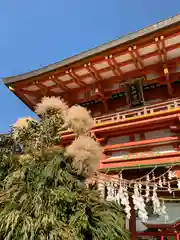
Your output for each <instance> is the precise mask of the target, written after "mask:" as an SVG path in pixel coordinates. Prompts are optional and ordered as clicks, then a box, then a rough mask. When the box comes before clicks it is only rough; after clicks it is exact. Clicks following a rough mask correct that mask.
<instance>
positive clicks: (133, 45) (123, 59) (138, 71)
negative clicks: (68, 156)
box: [4, 15, 180, 109]
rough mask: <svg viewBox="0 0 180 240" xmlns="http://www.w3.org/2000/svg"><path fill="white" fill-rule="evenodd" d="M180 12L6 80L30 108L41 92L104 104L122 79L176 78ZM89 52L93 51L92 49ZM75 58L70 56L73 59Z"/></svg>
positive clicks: (179, 56) (164, 80) (179, 59)
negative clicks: (56, 62)
mask: <svg viewBox="0 0 180 240" xmlns="http://www.w3.org/2000/svg"><path fill="white" fill-rule="evenodd" d="M179 23H180V15H177V16H176V17H175V18H172V19H169V20H167V21H164V22H160V23H158V24H156V25H153V26H151V27H149V28H146V29H144V30H141V31H139V32H137V33H134V34H130V35H128V36H127V37H125V38H122V39H120V40H117V41H115V42H112V43H109V45H108V44H107V45H103V46H102V47H100V48H98V49H97V50H90V51H89V52H87V53H86V55H84V54H85V53H83V54H82V55H78V57H77V59H78V60H77V59H76V57H74V58H70V59H68V60H65V61H62V62H61V63H58V64H55V65H51V66H50V67H47V68H45V69H44V70H43V69H41V70H38V71H35V72H31V73H28V74H24V75H21V76H16V77H12V78H6V79H4V82H5V84H6V85H7V86H10V87H11V89H12V90H13V91H14V93H15V94H16V95H17V96H18V97H19V98H20V99H21V100H22V101H23V102H24V103H25V104H26V105H28V106H29V107H30V108H31V109H34V105H35V104H36V103H37V102H39V101H40V99H41V98H42V97H43V96H61V97H63V98H64V99H65V100H66V101H68V102H69V104H70V105H71V104H75V103H83V102H85V101H100V102H102V103H103V105H104V106H105V108H106V106H107V100H108V99H109V98H110V97H111V95H112V94H114V93H117V92H121V91H124V89H123V87H124V86H123V84H124V83H126V82H127V81H129V80H131V79H134V78H142V79H143V80H144V83H145V84H148V83H153V82H158V83H161V84H166V85H167V87H168V92H169V94H171V90H172V89H171V83H172V82H174V81H176V80H178V79H179V77H180V67H179V64H180V24H179ZM92 51H93V52H92ZM73 59H74V60H73Z"/></svg>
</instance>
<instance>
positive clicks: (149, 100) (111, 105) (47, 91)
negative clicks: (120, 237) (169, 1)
mask: <svg viewBox="0 0 180 240" xmlns="http://www.w3.org/2000/svg"><path fill="white" fill-rule="evenodd" d="M4 83H5V84H6V86H7V87H8V88H9V89H10V90H11V91H12V92H13V93H14V94H16V95H17V96H18V97H19V98H20V99H21V100H22V101H23V102H24V103H25V104H26V105H27V106H28V107H29V108H31V109H32V110H34V106H35V105H36V103H38V102H39V101H40V99H41V98H42V97H43V96H61V97H62V98H64V99H65V100H66V101H67V102H68V103H69V105H73V104H81V105H82V106H85V107H86V108H87V109H89V110H91V112H92V115H93V117H94V122H95V127H94V128H93V129H92V131H91V132H92V134H93V135H94V137H95V138H96V139H97V141H99V142H100V143H101V145H102V146H103V148H104V153H103V156H102V158H101V162H100V166H99V170H100V171H101V172H102V173H101V174H99V176H101V177H99V176H98V177H99V179H100V180H101V181H103V179H105V180H104V181H107V179H108V180H109V179H116V177H117V176H118V177H119V174H120V175H121V177H122V175H123V179H124V181H125V182H126V184H127V187H128V192H129V193H130V194H131V193H132V194H133V190H132V191H131V190H130V188H131V186H132V184H134V185H135V184H136V185H137V183H138V184H139V185H138V189H139V188H141V185H143V186H144V188H143V189H142V192H143V191H144V193H147V191H145V188H146V187H147V185H148V183H147V182H151V184H150V185H149V187H150V194H151V193H152V194H153V191H154V190H153V189H154V187H153V186H155V187H156V188H157V189H159V188H161V189H160V190H157V193H158V196H160V198H164V200H167V201H168V200H169V202H172V201H176V202H177V204H178V201H179V200H180V196H179V190H180V182H178V177H180V174H179V172H178V169H179V167H178V166H179V164H180V150H179V149H180V15H177V16H175V17H172V18H169V19H167V20H165V21H162V22H159V23H157V24H155V25H152V26H149V27H147V28H145V29H142V30H139V31H137V32H135V33H131V34H129V35H127V36H124V37H122V38H120V39H118V40H115V41H112V42H110V43H107V44H104V45H102V46H99V47H97V48H95V49H91V50H89V51H87V52H84V53H81V54H79V55H76V56H74V57H71V58H69V59H66V60H63V61H60V62H57V63H55V64H51V65H49V66H47V67H44V68H41V69H39V70H35V71H32V72H29V73H25V74H22V75H19V76H14V77H8V78H5V79H4ZM73 138H74V135H73V133H72V132H64V134H63V136H62V144H64V145H66V144H69V143H70V142H71V141H72V139H73ZM172 172H173V174H174V175H173V176H171V177H168V176H169V174H170V173H171V174H172ZM167 174H168V176H167ZM166 176H167V177H166ZM149 178H150V179H149ZM175 178H176V179H175ZM161 180H162V181H166V183H164V185H163V184H162V183H161V182H162V181H161ZM109 181H111V180H109ZM113 181H114V184H115V182H116V180H113ZM176 183H178V184H179V185H178V184H176ZM153 184H155V185H153ZM134 185H133V187H132V188H135V187H134ZM161 185H162V186H161ZM176 185H177V186H176ZM104 191H106V193H105V196H106V197H107V194H108V193H107V189H105V190H104ZM138 191H139V192H141V190H138ZM167 197H168V199H167ZM165 203H166V202H165ZM168 204H169V205H170V203H168ZM166 205H167V204H166ZM179 207H180V204H179ZM168 211H170V210H168ZM168 211H167V212H168ZM171 212H172V211H171ZM138 221H139V220H138V217H137V218H136V213H135V211H134V210H133V208H131V217H130V220H129V228H130V230H131V232H132V238H133V239H136V238H137V237H138V236H143V237H145V236H161V239H163V238H164V236H169V235H171V236H176V237H177V239H179V234H180V228H179V223H180V210H179V219H176V221H173V220H172V221H171V222H168V223H167V221H165V222H164V223H163V222H162V221H161V222H157V220H154V224H153V223H152V221H151V222H149V221H150V220H146V221H144V226H146V228H147V227H148V229H150V230H148V231H146V230H147V229H146V230H141V231H140V230H138V226H137V225H138ZM159 221H160V220H159ZM178 221H179V222H178ZM152 229H153V231H152ZM154 229H156V230H157V231H154Z"/></svg>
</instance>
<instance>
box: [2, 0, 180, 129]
mask: <svg viewBox="0 0 180 240" xmlns="http://www.w3.org/2000/svg"><path fill="white" fill-rule="evenodd" d="M178 13H180V0H171V1H169V0H111V1H110V0H90V1H87V0H1V1H0V78H2V77H5V76H11V75H16V74H20V73H24V72H27V71H31V70H33V69H37V68H40V67H41V66H44V65H48V64H50V63H54V62H56V61H59V60H62V59H64V58H66V57H69V56H72V55H74V54H77V53H80V52H81V51H84V50H88V49H89V48H92V47H95V46H98V45H100V44H103V43H106V42H108V41H110V40H114V39H116V38H119V37H120V36H122V35H125V34H127V33H129V32H133V31H136V30H138V29H140V28H143V27H146V26H147V25H150V24H153V23H156V22H157V21H160V20H164V19H166V18H168V17H170V16H174V15H176V14H178ZM0 98H1V101H0V112H1V114H0V132H7V131H8V129H9V125H10V124H12V123H14V122H15V121H16V119H17V118H19V117H21V116H34V114H33V113H32V112H31V111H30V110H29V109H28V108H27V107H26V106H25V105H24V104H23V103H22V102H21V101H20V100H19V99H17V97H15V96H14V95H13V94H12V93H11V92H9V91H8V89H7V88H6V87H5V86H4V85H3V84H2V83H0Z"/></svg>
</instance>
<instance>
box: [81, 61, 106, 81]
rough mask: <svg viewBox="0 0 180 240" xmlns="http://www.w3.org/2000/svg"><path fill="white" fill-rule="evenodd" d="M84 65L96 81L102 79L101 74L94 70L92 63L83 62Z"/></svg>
mask: <svg viewBox="0 0 180 240" xmlns="http://www.w3.org/2000/svg"><path fill="white" fill-rule="evenodd" d="M84 67H85V68H86V69H87V70H88V71H89V73H90V74H91V76H92V77H93V78H95V79H96V81H102V78H101V76H100V75H99V73H98V72H97V71H96V69H95V68H94V67H93V66H92V64H91V63H90V62H89V63H88V64H84Z"/></svg>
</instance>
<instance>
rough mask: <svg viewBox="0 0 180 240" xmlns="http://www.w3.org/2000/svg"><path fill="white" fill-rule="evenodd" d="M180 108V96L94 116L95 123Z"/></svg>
mask: <svg viewBox="0 0 180 240" xmlns="http://www.w3.org/2000/svg"><path fill="white" fill-rule="evenodd" d="M177 108H180V98H175V99H171V100H169V101H165V102H162V103H156V104H151V105H145V106H143V107H141V108H135V109H129V110H125V111H121V112H115V113H112V114H107V115H103V116H100V117H96V118H94V121H95V124H100V123H106V122H115V121H119V120H124V119H128V118H132V117H138V116H144V115H148V114H153V113H158V112H165V111H169V110H171V109H177Z"/></svg>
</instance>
